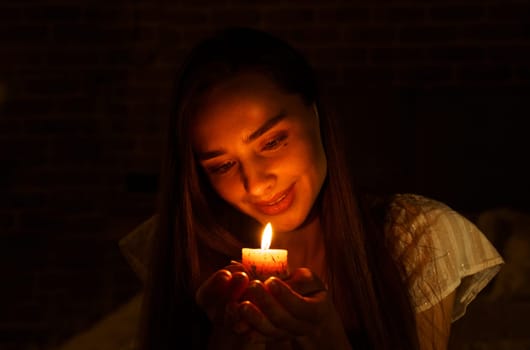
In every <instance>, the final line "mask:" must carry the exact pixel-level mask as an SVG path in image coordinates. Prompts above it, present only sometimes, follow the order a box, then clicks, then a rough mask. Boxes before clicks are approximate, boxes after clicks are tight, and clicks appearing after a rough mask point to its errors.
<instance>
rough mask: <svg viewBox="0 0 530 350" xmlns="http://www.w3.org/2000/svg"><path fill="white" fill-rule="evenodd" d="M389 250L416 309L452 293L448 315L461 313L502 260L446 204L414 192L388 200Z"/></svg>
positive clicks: (492, 248) (464, 219)
mask: <svg viewBox="0 0 530 350" xmlns="http://www.w3.org/2000/svg"><path fill="white" fill-rule="evenodd" d="M391 215H392V216H393V219H392V220H391V223H392V224H391V225H392V229H391V231H392V232H393V237H394V238H397V242H398V244H397V245H396V250H395V254H397V258H398V259H400V260H401V261H402V262H403V264H404V266H405V270H406V276H405V278H406V280H407V283H408V285H409V291H410V295H411V298H412V301H413V304H414V307H415V309H416V312H421V311H424V310H427V309H429V308H430V307H432V306H433V305H435V304H437V303H438V302H440V301H441V300H442V299H443V298H445V297H446V296H448V295H449V294H451V293H452V292H453V291H455V293H456V298H455V304H454V306H453V313H452V320H453V321H455V320H457V319H458V318H460V317H462V316H463V315H464V314H465V312H466V308H467V306H468V305H469V303H471V301H473V299H475V297H476V296H477V294H478V293H479V292H480V291H481V290H482V289H483V288H484V287H485V286H486V285H487V284H488V283H489V282H490V281H491V280H492V279H493V277H495V275H496V274H497V273H498V272H499V270H500V268H501V265H502V264H503V263H504V261H503V259H502V257H501V256H500V254H499V253H498V251H497V250H496V249H495V247H494V246H493V245H492V244H491V243H490V241H489V240H488V239H487V237H486V236H485V235H484V234H483V233H482V232H481V231H480V230H479V229H478V228H477V227H476V226H475V225H474V224H473V223H472V222H471V221H469V220H468V219H467V218H465V217H464V216H463V215H461V214H459V213H457V212H456V211H454V210H452V209H451V208H449V207H448V206H447V205H445V204H443V203H441V202H438V201H435V200H432V199H428V198H425V197H422V196H418V195H401V196H399V197H397V199H396V201H395V202H394V204H393V205H392V209H391Z"/></svg>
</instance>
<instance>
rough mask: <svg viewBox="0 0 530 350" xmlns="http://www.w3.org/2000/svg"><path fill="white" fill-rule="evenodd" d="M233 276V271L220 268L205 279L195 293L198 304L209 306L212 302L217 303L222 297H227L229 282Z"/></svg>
mask: <svg viewBox="0 0 530 350" xmlns="http://www.w3.org/2000/svg"><path fill="white" fill-rule="evenodd" d="M231 278H232V273H231V272H230V271H228V270H224V269H222V270H218V271H216V272H215V273H213V274H212V275H211V276H210V277H209V278H208V279H207V280H206V281H204V282H203V283H202V284H201V285H200V287H199V288H198V289H197V292H196V293H195V300H196V301H197V304H199V305H200V306H203V307H205V308H208V307H209V306H210V305H212V304H217V303H218V301H219V300H220V299H222V300H224V299H225V297H226V296H225V295H224V294H225V293H224V291H225V290H226V288H227V286H228V283H229V281H230V279H231Z"/></svg>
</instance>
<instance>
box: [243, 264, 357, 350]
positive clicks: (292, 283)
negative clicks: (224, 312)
mask: <svg viewBox="0 0 530 350" xmlns="http://www.w3.org/2000/svg"><path fill="white" fill-rule="evenodd" d="M242 299H243V300H244V301H242V302H241V303H239V304H238V310H237V312H238V316H239V317H240V319H241V320H242V321H243V322H244V323H245V324H247V325H248V326H249V327H250V330H249V328H248V327H247V328H246V329H244V330H243V331H242V332H245V334H246V336H247V337H249V338H251V341H253V342H258V343H261V342H263V343H266V342H282V341H295V342H296V343H297V344H298V346H300V347H302V348H307V349H318V348H322V346H324V344H325V346H324V347H323V348H328V347H329V346H330V345H332V344H330V341H331V342H332V343H333V342H336V346H335V347H334V348H337V349H340V348H348V347H349V345H348V341H347V338H346V335H345V332H344V330H343V326H342V321H341V320H340V317H339V315H338V313H337V311H336V309H335V307H334V304H333V302H332V300H331V296H330V294H329V293H328V291H327V289H326V287H325V285H324V283H323V282H322V281H321V280H320V279H319V278H318V277H317V276H316V275H315V274H314V273H312V272H311V270H309V269H307V268H299V269H296V270H295V271H293V273H292V274H291V276H290V278H289V279H287V280H284V281H282V280H281V279H278V278H275V277H271V278H269V279H267V280H266V281H265V282H260V281H257V280H255V281H251V282H250V283H249V285H248V288H247V289H246V291H245V293H244V294H243V296H242ZM235 331H236V332H237V331H238V330H237V329H236V330H235Z"/></svg>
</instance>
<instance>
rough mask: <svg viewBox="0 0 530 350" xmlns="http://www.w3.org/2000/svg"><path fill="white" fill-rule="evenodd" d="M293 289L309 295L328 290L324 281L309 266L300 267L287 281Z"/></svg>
mask: <svg viewBox="0 0 530 350" xmlns="http://www.w3.org/2000/svg"><path fill="white" fill-rule="evenodd" d="M285 282H286V283H287V284H288V285H289V286H290V287H291V288H292V289H293V290H295V291H296V292H298V293H299V294H301V295H304V296H309V295H311V294H314V293H316V292H320V291H323V290H326V286H325V285H324V282H322V280H321V279H320V278H318V276H317V275H316V274H314V273H313V272H312V271H311V270H310V269H308V268H298V269H296V270H294V271H293V273H292V274H291V276H290V277H289V279H288V280H286V281H285Z"/></svg>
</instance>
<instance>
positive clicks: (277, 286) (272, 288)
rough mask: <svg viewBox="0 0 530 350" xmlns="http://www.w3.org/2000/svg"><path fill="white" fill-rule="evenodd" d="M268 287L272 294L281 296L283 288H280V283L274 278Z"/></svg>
mask: <svg viewBox="0 0 530 350" xmlns="http://www.w3.org/2000/svg"><path fill="white" fill-rule="evenodd" d="M267 287H268V288H269V290H270V291H271V293H273V294H275V295H279V294H280V293H281V292H282V287H281V286H280V284H279V283H278V281H277V280H276V279H274V278H271V279H270V280H269V281H268V283H267Z"/></svg>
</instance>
